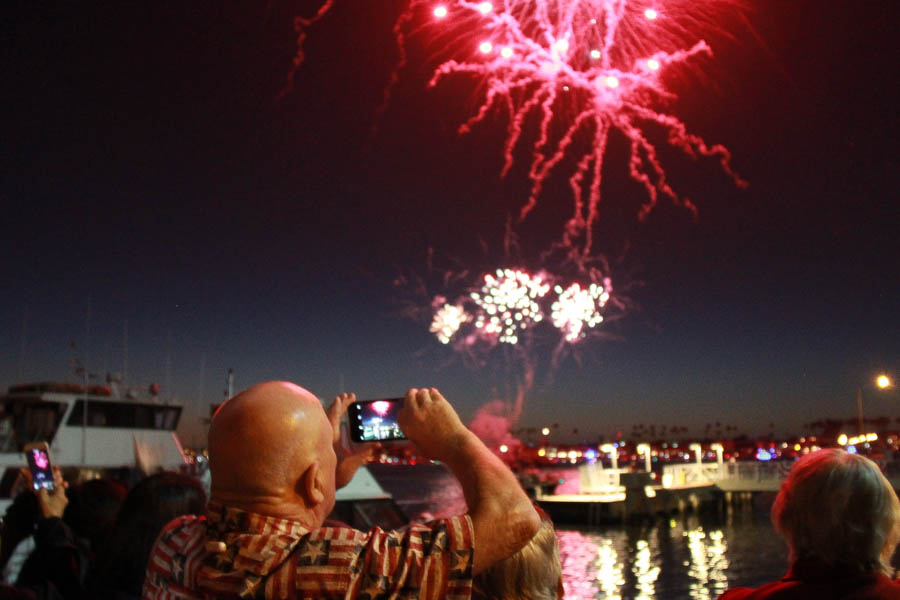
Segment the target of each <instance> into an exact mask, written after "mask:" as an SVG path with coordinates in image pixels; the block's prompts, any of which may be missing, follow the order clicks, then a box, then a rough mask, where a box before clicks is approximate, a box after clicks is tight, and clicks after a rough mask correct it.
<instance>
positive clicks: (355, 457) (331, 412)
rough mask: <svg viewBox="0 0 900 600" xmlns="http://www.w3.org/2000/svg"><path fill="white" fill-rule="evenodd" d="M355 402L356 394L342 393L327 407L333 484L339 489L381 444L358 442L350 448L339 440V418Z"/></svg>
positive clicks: (348, 481) (370, 457)
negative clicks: (331, 445) (335, 461)
mask: <svg viewBox="0 0 900 600" xmlns="http://www.w3.org/2000/svg"><path fill="white" fill-rule="evenodd" d="M354 402H356V394H348V393H343V394H341V395H340V396H335V397H334V402H332V403H331V406H330V407H329V408H328V420H329V421H330V422H331V428H332V431H333V435H334V438H333V440H334V453H335V455H336V456H337V469H335V474H334V484H335V487H336V488H337V489H340V488H342V487H344V486H345V485H347V484H348V483H350V480H351V479H353V475H354V474H355V473H356V470H357V469H359V468H360V467H361V466H362V465H364V464H366V463H367V462H369V460H371V459H372V457H373V456H374V455H375V452H376V451H377V450H380V449H381V444H359V445H357V446H355V447H353V448H352V449H351V448H350V446H349V442H348V444H344V443H343V442H342V440H341V419H342V418H343V417H344V415H345V414H346V412H347V407H348V406H350V405H351V404H353V403H354Z"/></svg>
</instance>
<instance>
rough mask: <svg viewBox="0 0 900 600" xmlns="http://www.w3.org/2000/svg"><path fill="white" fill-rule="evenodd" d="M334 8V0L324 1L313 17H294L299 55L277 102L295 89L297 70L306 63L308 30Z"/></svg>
mask: <svg viewBox="0 0 900 600" xmlns="http://www.w3.org/2000/svg"><path fill="white" fill-rule="evenodd" d="M332 7H334V0H324V2H322V4H321V5H319V8H318V9H316V12H315V13H314V14H313V15H312V16H311V17H301V16H297V17H294V33H296V34H297V54H295V55H294V58H293V60H292V61H291V68H290V70H289V71H288V74H287V77H286V78H285V82H284V87H283V88H281V91H280V92H279V93H278V96H277V97H276V99H277V100H281V99H283V98H284V97H285V96H286V95H288V94H289V93H290V92H291V90H293V89H294V77H295V76H296V75H297V69H299V68H300V67H301V66H302V65H303V63H304V62H305V61H306V51H305V50H303V44H304V42H306V37H307V35H308V34H307V30H308V29H309V28H310V27H312V26H313V25H315V24H316V23H318V22H319V21H321V20H322V18H323V17H324V16H325V15H326V14H328V11H330V10H331V9H332Z"/></svg>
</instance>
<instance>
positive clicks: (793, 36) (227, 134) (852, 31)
mask: <svg viewBox="0 0 900 600" xmlns="http://www.w3.org/2000/svg"><path fill="white" fill-rule="evenodd" d="M224 4H225V5H227V8H223V7H222V6H220V3H216V2H205V3H204V2H200V3H198V2H189V3H184V2H127V3H112V2H110V3H74V2H71V3H70V2H65V3H34V2H24V1H21V2H6V3H4V6H3V8H2V9H0V11H2V16H0V31H2V36H0V37H2V42H0V43H2V48H3V51H2V67H0V68H2V72H0V76H2V82H3V83H2V87H3V92H2V96H0V97H2V102H3V110H2V117H0V118H2V129H0V148H2V163H0V207H2V215H3V218H2V222H3V227H2V232H3V235H2V236H0V256H2V265H3V269H2V273H3V276H2V279H0V281H2V283H0V385H3V386H4V387H5V386H6V385H10V384H13V383H18V382H21V381H33V380H77V379H76V377H75V375H74V373H73V369H72V361H73V359H74V358H76V357H77V358H79V359H81V360H86V361H87V364H88V367H89V369H90V370H92V371H97V372H106V371H119V372H121V371H125V372H126V374H127V379H128V383H129V384H130V385H131V386H133V387H135V388H140V389H141V390H144V389H146V387H147V385H148V384H149V383H150V382H154V381H155V382H159V383H160V384H161V385H162V387H163V394H164V395H169V394H173V395H175V396H176V397H177V398H178V399H179V401H181V402H184V403H185V404H186V405H187V406H189V407H190V413H191V414H190V415H188V417H187V418H186V420H185V423H184V425H185V426H186V429H185V433H187V434H188V442H189V443H197V442H198V440H199V438H198V437H197V435H196V427H191V424H192V423H196V422H197V421H198V420H197V418H196V415H199V414H202V413H206V412H207V411H208V406H209V404H210V403H211V402H218V401H220V400H221V396H222V392H223V389H224V379H225V372H226V369H227V368H229V367H231V368H233V369H234V370H235V378H236V386H237V388H238V389H241V388H243V387H246V386H248V385H251V384H253V383H255V382H259V381H263V380H267V379H274V378H277V379H288V380H292V381H295V382H297V383H299V384H301V385H303V386H305V387H307V388H309V389H310V390H312V391H313V392H314V393H316V394H318V395H319V396H320V397H322V398H325V399H327V398H329V397H331V396H333V395H334V394H336V393H338V392H340V391H343V390H348V391H355V392H357V393H358V394H359V395H360V396H361V397H385V396H397V395H402V394H403V393H404V392H405V390H406V389H407V388H408V387H411V386H436V387H438V388H440V389H441V390H442V391H443V392H444V393H445V395H446V396H447V397H448V398H449V399H450V400H451V401H452V402H453V403H454V404H455V405H456V406H457V407H458V409H459V411H460V413H461V415H462V416H463V418H464V419H469V418H471V417H472V416H473V414H474V412H475V410H476V409H477V408H478V407H479V406H480V405H482V404H483V403H485V402H486V401H488V400H490V399H492V398H497V397H499V398H507V399H508V398H511V397H512V394H513V392H514V387H515V386H514V381H513V377H512V375H511V373H512V372H514V371H515V369H516V366H515V365H516V362H515V361H516V360H519V359H518V358H517V357H515V356H511V355H510V354H509V353H506V356H504V353H503V352H493V353H486V354H484V355H483V356H481V357H480V358H481V359H482V360H481V363H480V364H478V365H473V364H471V363H470V362H467V361H464V360H462V358H461V357H460V356H458V355H456V354H454V353H453V352H452V351H451V350H450V349H449V348H448V347H446V346H442V345H440V344H439V343H438V342H437V341H436V340H435V338H434V337H433V336H432V335H431V334H429V332H428V325H427V322H424V321H421V320H420V321H416V320H414V319H412V318H409V315H408V314H406V313H404V310H405V309H408V307H409V306H420V307H422V308H425V307H426V305H427V301H428V298H427V297H425V296H421V297H420V296H418V295H417V291H416V290H415V289H414V286H412V285H411V284H407V285H395V283H397V281H398V279H399V278H401V276H405V277H406V278H407V280H408V281H412V280H415V279H419V278H421V280H422V281H423V282H424V283H425V284H426V288H427V290H428V292H429V293H431V294H434V293H439V292H440V291H441V290H442V288H441V286H442V283H441V278H440V274H441V272H442V271H443V270H445V269H449V270H454V271H455V272H459V271H462V270H463V269H469V270H471V272H473V273H479V272H482V271H483V270H493V269H494V268H496V267H497V266H506V265H510V264H514V265H520V266H524V267H527V268H530V269H532V270H537V269H539V268H541V267H542V266H547V265H543V264H542V263H541V262H540V259H539V256H540V253H541V251H543V250H545V249H546V248H547V247H548V246H549V244H550V243H552V242H553V241H554V240H556V239H558V238H559V237H560V235H561V232H562V226H561V224H562V222H563V221H562V220H563V219H564V218H565V217H566V215H567V214H568V211H569V210H570V206H571V197H570V194H569V192H568V190H567V188H566V187H565V179H564V177H558V178H556V179H554V180H552V181H551V182H550V184H548V188H547V190H546V193H545V196H544V197H543V198H542V200H541V204H540V205H539V206H540V208H539V211H538V212H536V213H535V214H534V217H535V218H533V219H532V218H529V220H526V221H525V222H524V223H522V224H521V225H520V226H518V227H517V228H516V233H517V235H518V238H519V250H518V252H516V253H515V256H505V255H504V245H503V238H504V230H505V226H506V223H507V220H508V218H509V217H510V215H515V214H516V212H517V210H518V209H519V207H521V205H522V204H523V202H524V199H525V198H526V197H527V196H526V195H527V191H528V182H527V179H526V177H525V175H526V169H527V161H524V160H523V161H520V162H519V163H517V166H516V168H514V169H513V171H512V172H511V173H510V174H509V175H508V176H507V178H505V179H502V180H501V179H500V177H499V170H500V167H501V164H502V163H501V153H502V147H503V146H502V145H503V142H504V138H505V127H506V121H505V120H504V119H502V118H500V117H499V116H496V117H493V118H489V119H488V120H487V121H486V122H485V123H484V124H483V125H481V126H479V127H477V128H476V129H475V130H474V131H473V133H472V134H470V135H467V136H459V135H457V133H456V128H457V126H458V125H459V123H460V122H461V121H462V120H464V119H465V118H466V117H467V116H468V115H470V114H471V113H472V111H473V110H475V108H477V106H478V104H479V103H480V98H479V96H478V87H477V85H475V84H474V83H473V81H472V80H470V79H466V78H457V79H453V80H451V81H448V82H447V84H446V85H443V84H442V85H440V86H438V87H437V88H434V89H426V86H425V84H426V82H427V79H428V77H429V72H430V69H429V66H430V67H433V66H434V65H433V64H432V63H429V62H428V60H427V51H426V50H424V49H422V47H421V44H417V43H414V44H412V46H411V49H412V51H413V54H412V55H411V59H410V65H409V67H408V68H406V69H404V70H403V71H401V73H400V79H399V82H398V84H397V85H396V86H395V87H394V88H393V89H392V98H391V101H390V102H389V103H388V104H387V105H386V109H385V110H384V111H383V112H382V113H381V114H380V115H379V113H378V106H379V105H380V104H381V98H382V94H383V91H384V90H385V88H386V86H387V82H388V80H389V77H390V73H391V69H392V67H393V65H394V64H395V62H396V60H397V49H396V45H395V44H394V42H393V39H392V34H391V27H392V25H393V22H394V20H395V19H396V16H397V14H398V13H399V12H400V10H401V8H402V5H403V3H402V2H399V1H397V0H391V1H387V0H378V1H377V2H376V1H365V2H363V1H359V0H343V1H342V0H337V3H336V5H335V8H334V10H333V11H332V12H330V13H329V14H328V15H327V16H326V18H325V19H323V20H322V21H321V22H320V23H318V24H317V25H316V26H315V27H314V28H312V29H310V31H309V38H308V39H307V41H306V44H305V50H306V53H307V60H306V63H305V64H304V65H302V67H301V68H300V69H299V70H298V71H297V72H296V76H295V78H294V85H293V89H292V90H291V91H290V92H289V93H288V94H287V95H286V96H284V97H283V99H281V100H278V99H277V96H278V94H279V91H280V90H282V88H283V86H284V84H285V77H286V75H287V73H288V72H289V70H290V65H291V59H292V57H293V55H294V53H295V51H296V44H295V37H296V36H295V34H294V33H293V30H292V21H293V16H294V15H295V14H298V13H302V14H310V13H311V12H312V11H313V10H314V9H315V7H316V6H317V5H318V3H317V2H311V1H306V0H304V1H301V2H280V1H279V0H272V2H270V3H269V4H268V5H267V4H266V3H265V2H241V3H224ZM50 5H52V7H51V6H50ZM898 7H900V4H898V3H896V2H893V1H889V0H885V1H881V2H876V1H862V2H850V1H843V0H837V1H829V2H812V1H810V0H798V1H789V2H785V1H783V0H763V1H761V2H758V3H755V6H752V7H749V8H748V10H747V11H746V12H745V16H744V18H741V17H739V16H735V15H730V14H723V18H722V23H721V26H722V30H721V31H718V32H713V33H712V34H711V36H710V38H709V41H710V44H711V45H712V46H713V49H714V51H715V58H714V59H712V60H701V61H699V62H698V65H697V70H696V72H685V73H681V74H679V75H678V76H677V77H676V76H673V77H672V79H671V81H669V86H670V87H671V89H672V90H673V91H674V92H675V93H677V94H678V96H679V98H678V100H677V101H675V102H674V103H673V104H672V105H671V106H670V107H668V109H669V110H671V111H672V112H673V113H675V114H677V115H678V116H679V117H680V118H682V119H683V120H684V121H685V122H686V123H687V125H688V128H689V130H691V131H692V132H694V133H698V134H700V135H702V136H703V137H704V138H705V139H706V140H707V141H708V142H710V143H722V144H725V145H726V146H727V147H728V148H729V149H730V150H731V151H732V153H733V156H734V158H733V166H734V167H735V169H736V170H737V171H738V172H739V173H740V174H741V175H742V176H743V177H744V178H746V179H747V180H748V181H749V182H750V187H749V188H748V189H746V190H741V189H739V188H737V187H736V186H735V185H734V184H733V182H732V181H731V180H730V179H729V178H728V177H727V176H726V175H725V174H724V173H723V172H722V171H721V169H720V168H719V166H718V164H717V163H716V162H715V161H714V160H700V161H697V162H695V161H692V160H691V159H689V158H687V157H685V156H683V155H681V154H680V153H678V152H672V151H663V152H662V160H663V162H664V164H665V166H666V168H667V171H668V174H669V176H670V178H671V180H672V181H673V184H674V185H675V186H676V187H677V189H679V191H681V192H682V193H683V194H684V195H685V196H688V197H690V198H691V200H692V201H693V202H694V203H695V204H696V205H697V207H698V214H697V216H696V217H694V216H693V215H691V213H690V212H689V211H686V210H684V209H683V208H679V207H675V206H673V205H672V204H671V203H668V202H667V201H665V200H663V201H661V203H660V205H659V207H658V208H657V209H656V210H655V211H654V212H652V213H651V214H650V215H649V216H648V217H647V218H646V219H645V220H643V221H639V220H638V219H637V213H638V208H639V207H640V205H641V204H642V203H643V202H644V200H645V196H644V192H643V190H642V188H640V187H639V186H638V185H636V184H635V183H634V182H632V181H630V180H629V179H628V176H627V173H626V164H627V145H626V143H625V141H624V139H623V138H621V136H619V137H616V136H613V138H612V140H611V142H610V146H609V148H608V151H607V156H606V170H605V171H604V182H603V186H604V187H603V194H604V202H603V204H602V214H601V219H600V223H599V224H598V227H597V229H596V236H597V239H598V243H597V251H598V254H599V253H602V254H603V255H604V256H605V257H606V258H607V260H608V263H609V268H610V270H611V273H610V274H611V277H612V278H613V282H614V286H615V289H616V291H617V292H620V293H622V294H623V298H624V300H625V302H626V309H625V310H624V311H623V312H622V313H621V315H620V318H618V319H616V320H615V321H613V322H610V323H608V324H606V325H605V326H603V328H602V331H603V333H604V335H603V336H597V337H595V338H593V339H590V340H587V341H586V342H585V343H583V344H581V345H580V346H579V351H578V353H577V355H567V356H566V357H565V359H564V360H563V361H562V363H561V364H560V366H559V368H558V369H556V370H555V371H554V372H550V369H549V368H548V367H549V364H550V359H549V347H551V346H548V345H546V344H545V345H543V346H541V345H536V346H535V347H534V348H533V349H532V351H531V352H530V353H529V356H530V360H532V361H533V364H534V365H535V366H536V379H535V384H534V386H533V388H532V389H531V391H530V392H529V394H528V396H527V399H526V403H525V412H524V414H523V417H522V420H521V424H522V425H525V426H541V425H544V424H549V423H554V422H556V423H559V430H558V431H557V432H556V433H555V434H554V435H555V436H556V437H557V438H558V439H560V440H569V439H572V440H574V439H590V440H594V439H596V438H597V437H598V436H600V435H602V436H605V437H608V436H611V435H613V434H614V433H615V432H616V431H619V430H624V431H625V432H626V434H627V432H628V431H630V428H631V426H632V425H633V424H635V423H643V424H645V425H649V424H651V423H652V424H657V425H676V424H680V425H684V426H687V427H689V428H690V430H691V432H692V433H694V434H700V433H701V432H702V431H703V428H704V426H705V424H706V423H710V422H716V421H718V422H720V423H723V424H735V425H737V426H738V428H739V430H740V431H743V432H746V433H748V434H751V435H755V434H760V433H768V432H769V431H770V430H772V428H771V427H770V423H772V424H774V432H775V433H778V434H781V433H788V432H799V431H800V427H801V424H802V423H806V422H809V421H812V420H815V419H819V418H823V417H829V416H830V417H839V418H848V417H851V416H852V415H853V414H854V411H855V394H856V389H857V388H858V387H860V386H862V389H863V394H864V398H865V403H866V404H865V406H866V413H867V414H870V415H872V416H874V415H877V414H886V415H888V416H890V417H892V418H893V417H897V416H900V392H898V391H897V389H896V388H894V389H892V390H888V391H884V392H882V391H878V390H876V389H875V387H874V384H873V378H874V376H875V375H876V374H877V373H879V372H881V371H886V372H888V373H889V374H891V375H892V376H894V377H898V376H900V324H898V319H897V317H898V308H900V260H898V256H900V253H898V251H900V233H898V231H900V210H898V208H897V197H898V193H897V190H898V185H897V181H898V169H897V159H898V153H897V139H898V135H900V131H898V119H897V106H898V97H897V93H896V65H895V60H894V57H895V53H896V40H897V39H898V31H897V23H900V18H898V17H900V15H898ZM417 49H418V50H421V52H420V53H419V54H415V52H416V51H417ZM892 73H894V75H892ZM664 145H665V144H664V142H663V143H661V146H664ZM523 156H524V155H523ZM429 256H431V259H430V262H429ZM429 265H431V267H430V266H429ZM432 267H433V268H432ZM126 327H127V363H126V360H125V352H124V346H125V343H124V341H125V340H124V338H125V335H124V332H125V329H126ZM73 343H74V346H73ZM573 428H578V433H577V434H573V433H572V429H573Z"/></svg>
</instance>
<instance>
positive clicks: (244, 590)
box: [238, 573, 265, 598]
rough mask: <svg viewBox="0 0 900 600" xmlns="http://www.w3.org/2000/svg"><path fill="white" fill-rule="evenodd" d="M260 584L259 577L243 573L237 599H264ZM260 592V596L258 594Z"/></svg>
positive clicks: (263, 590)
mask: <svg viewBox="0 0 900 600" xmlns="http://www.w3.org/2000/svg"><path fill="white" fill-rule="evenodd" d="M261 582H262V578H261V577H260V576H259V575H255V574H253V573H245V574H244V581H243V584H242V586H241V589H240V590H239V591H238V598H264V597H265V589H263V588H261V587H260V585H259V584H260V583H261ZM260 591H261V592H262V594H260V593H259V592H260Z"/></svg>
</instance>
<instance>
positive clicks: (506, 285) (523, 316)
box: [471, 269, 550, 344]
mask: <svg viewBox="0 0 900 600" xmlns="http://www.w3.org/2000/svg"><path fill="white" fill-rule="evenodd" d="M548 291H550V284H548V283H545V282H544V281H543V279H542V277H541V276H540V275H530V274H529V273H527V272H525V271H520V270H518V269H516V270H513V269H498V270H497V273H496V276H494V275H491V274H487V275H485V276H484V286H483V287H482V288H481V292H480V293H478V292H472V293H471V298H472V300H473V301H474V302H475V304H476V305H478V307H479V308H481V311H480V312H479V313H478V315H477V316H476V317H475V327H477V328H478V329H480V330H482V331H483V332H484V333H485V334H486V335H489V336H494V335H496V336H497V337H498V339H499V340H500V341H501V342H504V343H507V344H515V343H516V342H518V341H519V338H518V335H517V333H518V332H519V331H520V330H523V329H526V328H527V327H528V326H529V325H530V324H533V323H539V322H540V321H541V320H542V319H543V318H544V317H543V315H542V314H541V307H540V305H539V304H538V300H539V299H541V298H543V297H544V295H546V294H547V292H548Z"/></svg>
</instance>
